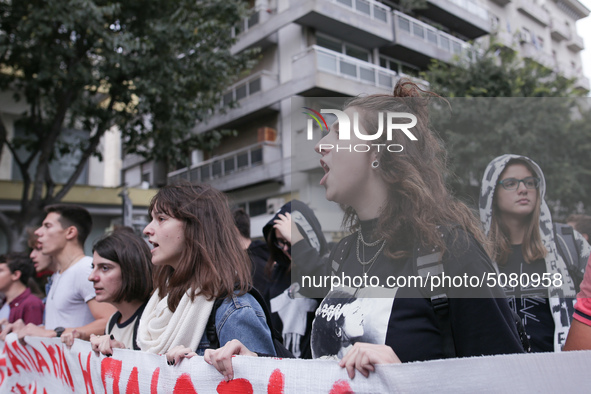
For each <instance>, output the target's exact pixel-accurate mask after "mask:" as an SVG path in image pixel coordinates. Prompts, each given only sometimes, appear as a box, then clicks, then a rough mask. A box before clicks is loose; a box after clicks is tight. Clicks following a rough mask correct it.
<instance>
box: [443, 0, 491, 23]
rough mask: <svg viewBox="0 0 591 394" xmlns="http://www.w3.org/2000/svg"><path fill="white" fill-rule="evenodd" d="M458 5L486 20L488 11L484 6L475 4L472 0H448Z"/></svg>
mask: <svg viewBox="0 0 591 394" xmlns="http://www.w3.org/2000/svg"><path fill="white" fill-rule="evenodd" d="M450 1H451V2H452V3H454V4H455V5H457V6H458V7H460V8H462V9H464V10H466V11H468V12H469V13H471V14H473V15H476V16H477V17H479V18H482V19H485V20H488V11H487V10H486V8H484V7H482V6H480V5H478V4H476V3H475V2H474V1H472V0H450Z"/></svg>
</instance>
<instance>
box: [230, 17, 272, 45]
mask: <svg viewBox="0 0 591 394" xmlns="http://www.w3.org/2000/svg"><path fill="white" fill-rule="evenodd" d="M270 18H272V16H271V15H270V13H269V12H268V11H267V10H266V9H265V10H262V9H261V10H252V11H251V14H250V16H249V17H248V18H244V19H243V20H242V21H240V23H239V24H238V25H237V26H235V27H234V28H233V29H232V37H236V38H238V42H237V43H236V44H235V45H234V47H232V51H233V53H237V52H240V51H242V50H244V49H246V48H250V47H254V46H256V47H259V48H261V49H265V48H267V47H268V46H271V45H275V44H277V36H276V34H271V33H270V32H268V31H264V30H263V29H261V25H262V24H264V23H265V22H267V20H269V19H270ZM256 31H259V34H257V33H256ZM260 32H262V34H261V33H260ZM251 33H254V34H251Z"/></svg>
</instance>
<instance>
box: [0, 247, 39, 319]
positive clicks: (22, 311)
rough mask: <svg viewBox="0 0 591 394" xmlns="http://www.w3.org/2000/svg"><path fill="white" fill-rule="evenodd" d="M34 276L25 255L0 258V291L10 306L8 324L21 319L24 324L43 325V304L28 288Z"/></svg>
mask: <svg viewBox="0 0 591 394" xmlns="http://www.w3.org/2000/svg"><path fill="white" fill-rule="evenodd" d="M33 275H35V268H33V262H32V261H31V259H29V257H27V255H26V254H25V253H7V254H4V255H1V256H0V291H1V292H3V293H4V294H5V295H6V302H7V303H8V304H9V305H10V314H9V317H8V322H9V323H14V322H15V321H17V320H19V319H22V320H23V322H24V323H25V324H28V323H32V324H41V323H43V302H42V301H41V300H40V299H39V298H38V297H37V296H35V295H34V294H32V293H31V289H29V287H28V282H29V278H31V277H32V276H33Z"/></svg>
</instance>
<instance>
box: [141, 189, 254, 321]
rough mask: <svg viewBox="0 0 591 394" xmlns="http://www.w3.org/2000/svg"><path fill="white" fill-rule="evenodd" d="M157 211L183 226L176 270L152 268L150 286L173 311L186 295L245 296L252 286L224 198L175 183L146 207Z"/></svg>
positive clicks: (246, 261)
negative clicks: (234, 294)
mask: <svg viewBox="0 0 591 394" xmlns="http://www.w3.org/2000/svg"><path fill="white" fill-rule="evenodd" d="M152 211H159V212H162V213H164V214H166V215H168V216H170V217H173V218H175V219H178V220H180V221H182V222H183V224H184V232H185V245H184V248H183V251H182V253H181V257H180V261H179V263H178V265H177V267H176V269H173V268H172V267H170V266H168V265H166V266H158V267H154V286H155V288H157V289H158V291H159V292H160V296H161V297H164V296H165V295H168V308H169V309H170V310H171V311H173V312H174V311H175V310H176V307H177V306H178V304H179V302H180V300H181V298H182V297H183V295H184V294H185V293H186V292H187V291H188V290H189V289H191V290H193V291H192V292H191V293H190V297H191V301H193V300H194V299H195V297H196V296H197V295H204V296H205V297H207V298H208V299H213V298H220V297H231V296H232V294H233V293H234V290H237V291H238V293H239V294H244V293H246V292H247V291H248V290H249V289H250V287H251V285H252V283H251V280H252V279H251V274H250V260H249V259H248V255H247V254H246V251H244V250H242V248H241V246H240V242H239V233H238V229H237V228H236V225H235V224H234V219H233V217H232V213H231V212H230V208H229V205H228V200H227V198H226V195H225V194H224V193H222V192H220V191H219V190H217V189H214V188H213V187H211V186H209V185H207V184H197V185H193V184H190V183H188V182H180V183H175V184H172V185H167V186H164V187H163V188H161V189H160V190H159V191H158V193H157V194H156V195H155V196H154V197H153V198H152V201H151V202H150V208H149V210H148V212H149V214H150V215H151V214H152Z"/></svg>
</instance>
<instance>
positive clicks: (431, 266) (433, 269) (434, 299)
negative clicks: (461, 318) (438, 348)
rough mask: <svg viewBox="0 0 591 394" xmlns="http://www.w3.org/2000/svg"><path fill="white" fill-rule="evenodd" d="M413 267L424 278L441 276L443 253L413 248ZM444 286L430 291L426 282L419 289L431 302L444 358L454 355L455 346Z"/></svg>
mask: <svg viewBox="0 0 591 394" xmlns="http://www.w3.org/2000/svg"><path fill="white" fill-rule="evenodd" d="M413 259H414V262H415V264H414V267H415V270H416V273H417V275H419V276H421V277H422V278H423V279H424V280H427V279H429V278H430V277H431V278H432V277H434V276H439V277H440V276H441V275H442V274H443V272H444V269H443V261H442V259H443V253H442V252H441V251H438V250H436V249H432V250H431V251H430V252H429V253H428V254H423V253H422V250H421V249H420V248H415V249H414V250H413ZM446 290H447V289H446V288H444V287H441V288H439V287H438V288H434V289H433V291H431V286H429V284H428V283H427V285H426V286H421V288H420V291H421V293H423V296H424V297H425V298H427V299H428V300H429V301H430V302H431V306H432V307H433V312H435V318H436V320H437V325H438V327H439V330H440V331H441V336H442V339H443V343H442V351H443V356H444V357H445V358H454V357H456V354H457V353H456V347H455V342H454V337H453V330H452V327H451V319H450V315H449V300H448V298H447V293H446Z"/></svg>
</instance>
